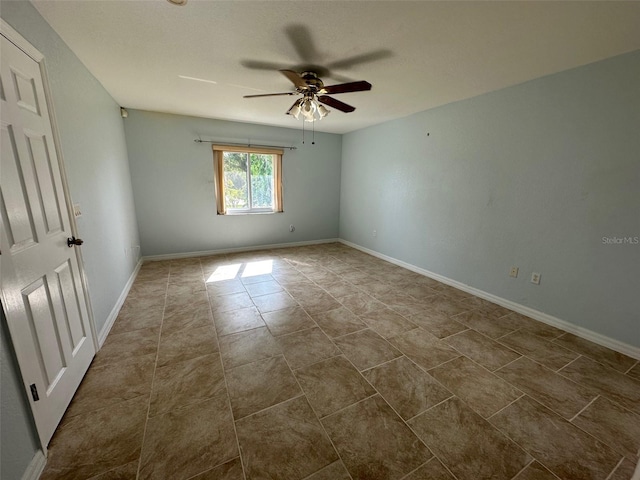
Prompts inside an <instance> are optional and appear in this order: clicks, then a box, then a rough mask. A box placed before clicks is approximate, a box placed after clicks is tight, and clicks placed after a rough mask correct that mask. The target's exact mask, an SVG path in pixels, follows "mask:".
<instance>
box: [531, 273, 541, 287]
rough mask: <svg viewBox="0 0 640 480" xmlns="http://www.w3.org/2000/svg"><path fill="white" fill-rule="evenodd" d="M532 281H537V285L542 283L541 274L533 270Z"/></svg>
mask: <svg viewBox="0 0 640 480" xmlns="http://www.w3.org/2000/svg"><path fill="white" fill-rule="evenodd" d="M531 283H535V284H536V285H540V274H539V273H537V272H533V273H532V274H531Z"/></svg>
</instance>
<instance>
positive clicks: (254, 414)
mask: <svg viewBox="0 0 640 480" xmlns="http://www.w3.org/2000/svg"><path fill="white" fill-rule="evenodd" d="M271 358H275V357H271ZM258 361H259V360H258ZM285 362H286V360H285ZM287 366H288V367H289V364H287ZM289 370H291V367H289ZM291 373H292V374H293V371H292V370H291ZM294 376H295V375H294ZM304 396H305V393H304V390H302V389H300V393H298V394H297V395H294V396H293V397H290V398H287V399H286V400H283V401H281V402H278V403H274V404H273V405H269V406H268V407H264V408H261V409H260V410H256V411H255V412H253V413H250V414H249V415H245V416H244V417H239V418H235V417H234V419H233V421H234V422H240V421H243V420H245V419H247V418H251V417H255V416H256V415H258V414H259V413H262V412H266V411H267V410H271V409H272V408H275V407H279V406H280V405H283V404H285V403H287V402H290V401H292V400H295V399H297V398H300V397H304ZM231 416H233V410H231Z"/></svg>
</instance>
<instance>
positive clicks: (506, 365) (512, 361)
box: [484, 352, 537, 373]
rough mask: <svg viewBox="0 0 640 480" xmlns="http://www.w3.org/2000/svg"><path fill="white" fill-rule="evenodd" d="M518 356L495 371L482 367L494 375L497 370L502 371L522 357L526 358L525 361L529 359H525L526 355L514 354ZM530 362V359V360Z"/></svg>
mask: <svg viewBox="0 0 640 480" xmlns="http://www.w3.org/2000/svg"><path fill="white" fill-rule="evenodd" d="M516 353H517V354H518V355H520V356H519V357H518V358H516V359H514V360H511V361H510V362H509V363H505V364H504V365H502V366H501V367H498V368H496V369H495V370H489V369H488V368H487V367H484V368H485V369H487V370H489V371H490V372H491V373H496V372H497V371H499V370H502V369H503V368H505V367H508V366H509V365H511V364H512V363H514V362H517V361H518V360H520V359H521V358H522V357H526V358H527V359H529V357H527V356H526V355H523V354H521V353H520V352H516ZM530 360H531V359H530ZM536 363H537V362H536Z"/></svg>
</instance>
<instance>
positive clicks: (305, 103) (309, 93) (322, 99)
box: [244, 70, 371, 122]
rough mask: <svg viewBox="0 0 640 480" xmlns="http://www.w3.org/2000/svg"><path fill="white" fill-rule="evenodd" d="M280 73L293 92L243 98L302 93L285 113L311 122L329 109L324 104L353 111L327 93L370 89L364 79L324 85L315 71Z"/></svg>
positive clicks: (284, 71)
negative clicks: (293, 87) (292, 86)
mask: <svg viewBox="0 0 640 480" xmlns="http://www.w3.org/2000/svg"><path fill="white" fill-rule="evenodd" d="M280 73H282V74H283V75H284V76H285V77H287V78H288V79H289V80H291V83H293V85H294V86H295V90H294V91H293V92H284V93H264V94H258V95H245V96H244V98H257V97H275V96H280V95H302V97H301V98H299V99H298V100H296V101H295V103H294V104H293V105H292V106H291V107H290V108H289V110H287V115H293V116H294V117H295V118H296V119H298V118H299V116H300V115H302V116H303V118H304V120H305V121H307V122H313V121H315V120H321V119H322V118H324V117H326V116H327V114H328V113H329V110H327V109H326V107H325V106H324V105H328V106H330V107H333V108H335V109H336V110H340V111H341V112H345V113H349V112H353V111H354V110H355V109H356V108H355V107H352V106H351V105H348V104H346V103H344V102H341V101H340V100H336V99H335V98H333V97H330V96H329V94H331V95H334V94H338V93H350V92H363V91H367V90H371V84H370V83H369V82H365V81H364V80H361V81H358V82H348V83H340V84H338V85H328V86H326V85H325V84H324V83H323V82H322V80H321V79H320V77H318V75H317V74H316V73H315V72H311V71H309V72H302V73H298V72H295V71H293V70H280ZM321 104H324V105H321Z"/></svg>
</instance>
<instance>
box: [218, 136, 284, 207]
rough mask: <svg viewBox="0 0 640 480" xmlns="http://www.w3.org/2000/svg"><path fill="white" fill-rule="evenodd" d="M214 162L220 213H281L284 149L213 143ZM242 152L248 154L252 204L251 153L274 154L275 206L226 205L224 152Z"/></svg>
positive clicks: (249, 190)
mask: <svg viewBox="0 0 640 480" xmlns="http://www.w3.org/2000/svg"><path fill="white" fill-rule="evenodd" d="M212 148H213V163H214V171H215V182H214V183H215V185H216V192H215V193H216V207H217V213H218V215H264V214H270V213H281V212H282V211H283V208H282V154H283V152H284V151H283V150H282V149H278V148H267V147H243V146H237V145H213V146H212ZM225 152H229V153H241V154H245V155H247V161H248V163H247V166H248V168H247V187H248V200H249V205H251V196H252V192H251V172H250V168H251V167H250V163H249V162H250V157H249V155H250V154H252V153H254V154H259V155H272V156H273V207H271V208H251V207H249V208H238V209H235V208H233V209H231V208H227V206H226V205H225V193H224V189H225V185H224V154H225Z"/></svg>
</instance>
